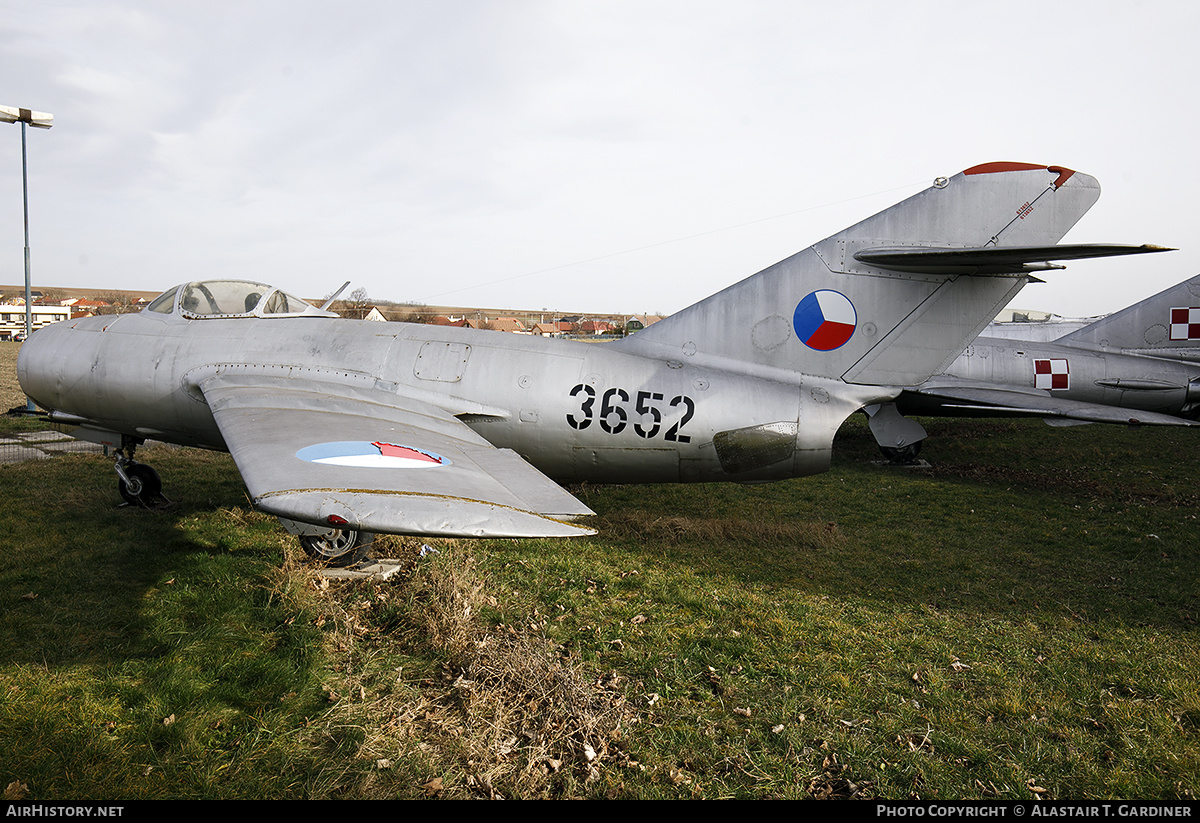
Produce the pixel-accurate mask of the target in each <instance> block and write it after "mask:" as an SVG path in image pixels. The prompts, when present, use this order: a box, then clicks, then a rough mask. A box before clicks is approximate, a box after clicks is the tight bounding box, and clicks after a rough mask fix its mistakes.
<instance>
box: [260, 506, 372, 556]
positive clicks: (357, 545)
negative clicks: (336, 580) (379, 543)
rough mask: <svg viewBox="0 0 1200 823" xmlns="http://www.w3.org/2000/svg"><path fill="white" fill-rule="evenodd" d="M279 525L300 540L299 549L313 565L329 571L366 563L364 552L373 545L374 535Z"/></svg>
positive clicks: (282, 520)
mask: <svg viewBox="0 0 1200 823" xmlns="http://www.w3.org/2000/svg"><path fill="white" fill-rule="evenodd" d="M279 522H280V524H282V526H283V527H284V528H285V529H287V530H288V532H289V533H290V534H294V535H295V536H296V537H297V538H298V539H299V540H300V547H301V548H302V549H304V553H305V554H307V555H308V556H309V557H310V558H311V559H312V560H313V561H314V562H315V563H316V564H318V565H321V566H329V567H332V568H345V567H346V566H353V565H355V564H356V563H359V562H361V561H363V560H366V559H367V552H368V551H369V550H370V548H371V544H372V543H374V542H375V534H374V533H373V532H362V531H357V530H356V529H345V528H337V527H329V526H314V525H312V524H311V523H301V522H299V521H296V520H289V519H288V518H286V517H280V518H279Z"/></svg>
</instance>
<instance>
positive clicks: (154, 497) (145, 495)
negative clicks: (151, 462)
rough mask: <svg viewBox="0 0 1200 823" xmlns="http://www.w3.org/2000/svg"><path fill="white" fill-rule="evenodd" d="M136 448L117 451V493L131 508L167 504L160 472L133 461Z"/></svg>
mask: <svg viewBox="0 0 1200 823" xmlns="http://www.w3.org/2000/svg"><path fill="white" fill-rule="evenodd" d="M134 448H135V446H134V445H133V444H130V445H128V446H126V447H125V448H123V449H117V462H116V465H115V466H114V467H113V468H114V469H115V470H116V472H117V491H119V492H120V493H121V499H122V500H124V501H125V502H126V503H127V504H129V505H131V506H155V505H158V504H160V503H166V502H168V501H167V498H165V497H163V494H162V480H160V479H159V477H158V472H156V471H155V470H154V469H152V468H150V467H149V466H147V465H146V464H145V463H138V462H136V461H135V460H134V459H133V452H134Z"/></svg>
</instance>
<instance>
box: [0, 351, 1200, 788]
mask: <svg viewBox="0 0 1200 823" xmlns="http://www.w3.org/2000/svg"><path fill="white" fill-rule="evenodd" d="M3 348H4V346H3V344H0V349H3ZM13 348H14V349H15V346H14V347H13ZM3 355H4V351H0V356H3ZM5 368H7V369H10V370H11V364H7V365H6V366H5ZM17 402H19V399H18V400H17V401H14V402H12V403H9V404H8V406H11V405H16V403H17ZM8 406H6V407H8ZM924 422H925V424H926V427H927V428H928V429H929V431H930V433H931V437H930V440H929V441H928V442H927V444H926V446H925V452H924V456H925V457H927V458H928V460H929V461H930V463H931V467H930V468H927V469H921V470H914V469H898V468H894V467H888V466H882V465H879V464H878V463H877V462H876V451H875V447H874V443H873V441H872V440H871V438H870V435H869V433H868V431H867V429H866V427H865V425H864V424H863V423H862V422H861V421H860V420H858V419H854V420H852V421H850V422H849V423H847V425H846V426H845V427H844V428H843V430H842V432H841V433H840V434H839V437H838V441H837V444H836V448H835V458H834V466H833V469H832V471H830V472H829V473H827V474H825V475H821V476H819V477H814V478H808V479H803V480H795V481H788V482H783V483H777V484H771V485H765V486H752V487H741V486H734V485H711V486H641V487H632V486H627V487H621V486H596V487H592V486H588V487H583V488H577V489H573V491H575V492H576V493H577V494H579V495H580V496H581V497H582V498H583V499H584V500H585V502H587V503H588V505H589V506H591V507H592V508H593V509H594V510H595V511H597V512H598V515H599V516H598V518H597V523H596V525H597V527H598V528H599V534H598V535H596V536H595V537H592V538H587V539H580V540H571V541H549V540H542V541H522V540H517V541H480V542H466V541H412V540H400V539H397V538H386V539H383V540H382V541H381V546H380V551H379V554H381V555H391V556H394V557H396V558H398V559H401V560H402V561H403V562H404V563H405V572H404V574H402V575H401V576H400V577H399V579H397V580H395V581H393V582H389V583H339V582H333V583H330V582H328V581H325V580H323V579H321V578H319V577H317V576H316V575H314V574H313V573H312V571H311V570H310V569H307V568H305V567H304V566H303V565H302V563H301V562H300V561H299V558H298V557H297V555H296V553H295V551H294V549H293V548H292V545H291V541H290V539H288V538H287V536H286V535H285V534H284V533H283V532H282V530H281V529H280V528H279V527H278V526H277V525H276V524H275V523H274V521H273V520H272V519H271V518H268V517H265V516H263V515H260V514H258V513H256V512H254V511H253V510H251V509H250V508H249V506H248V505H247V501H246V496H245V491H244V488H243V487H242V485H241V481H240V478H239V477H238V475H237V473H236V471H235V470H234V467H233V465H232V462H231V461H230V460H229V458H228V457H227V456H225V455H220V454H210V453H198V452H194V451H188V450H170V451H169V450H161V451H160V453H157V454H155V453H153V452H152V451H151V450H147V453H145V454H144V455H142V456H143V457H145V458H146V459H147V461H148V462H151V463H153V464H154V465H155V466H156V467H157V468H158V469H159V471H160V473H161V474H162V475H163V479H164V488H165V491H166V493H167V494H168V496H169V497H171V499H172V501H174V502H173V503H172V504H171V505H170V506H168V507H166V508H164V509H161V510H154V511H146V510H136V509H121V508H118V505H117V504H118V502H119V500H118V497H117V494H116V491H115V479H114V477H113V472H112V469H111V466H110V464H109V461H106V460H105V459H104V458H102V457H99V456H65V457H62V458H55V459H53V460H44V461H39V462H37V463H29V464H23V465H18V466H9V467H4V469H3V472H4V483H5V487H6V490H7V492H6V502H7V505H6V506H5V507H4V514H3V533H4V535H5V538H4V542H5V544H6V545H5V549H6V552H5V556H6V563H5V564H4V565H3V567H2V569H0V581H2V582H3V585H2V586H0V609H2V611H0V614H2V617H0V729H3V731H2V732H0V736H2V737H3V739H4V745H3V746H2V747H0V783H2V784H3V785H4V786H6V787H7V789H6V797H9V798H10V799H13V798H24V799H30V800H37V801H49V800H61V799H66V798H71V799H74V800H84V799H89V800H118V799H136V798H231V797H262V798H385V797H386V798H393V797H434V796H437V797H495V796H503V797H637V798H691V797H702V798H720V797H737V798H805V797H883V798H925V799H942V800H950V799H967V798H983V799H987V798H1004V799H1026V800H1028V799H1033V798H1042V799H1065V798H1072V799H1080V798H1092V799H1102V798H1141V799H1158V798H1194V797H1195V795H1196V794H1197V792H1198V791H1200V641H1198V634H1197V619H1198V617H1200V599H1198V598H1200V521H1197V502H1198V501H1200V495H1198V492H1200V489H1198V488H1197V480H1196V478H1197V477H1200V473H1198V471H1197V470H1198V468H1200V465H1198V464H1200V451H1198V450H1197V448H1196V442H1197V441H1196V437H1197V433H1196V432H1193V431H1180V430H1164V429H1160V430H1152V429H1140V430H1131V429H1122V428H1112V427H1099V426H1082V427H1075V428H1069V429H1052V428H1049V427H1047V426H1045V425H1043V424H1042V423H1040V422H1039V421H968V420H926V421H924ZM422 545H428V546H430V547H432V548H434V549H436V550H437V552H438V553H437V554H430V555H428V556H426V557H424V558H418V556H417V551H418V550H419V549H420V548H421V546H422Z"/></svg>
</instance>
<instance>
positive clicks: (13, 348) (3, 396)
mask: <svg viewBox="0 0 1200 823" xmlns="http://www.w3.org/2000/svg"><path fill="white" fill-rule="evenodd" d="M20 350H21V344H20V343H5V342H0V414H2V413H4V412H6V411H8V410H9V409H11V408H14V407H16V406H21V407H24V405H25V393H24V392H22V391H21V384H20V383H19V382H17V352H19V351H20Z"/></svg>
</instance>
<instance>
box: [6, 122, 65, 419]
mask: <svg viewBox="0 0 1200 823" xmlns="http://www.w3.org/2000/svg"><path fill="white" fill-rule="evenodd" d="M0 122H4V123H20V124H21V197H22V202H23V203H24V206H25V339H26V340H28V339H29V335H30V334H32V333H33V287H32V285H31V284H30V279H29V173H28V172H27V171H26V163H25V127H26V126H27V125H29V126H33V127H34V128H35V129H48V128H50V127H51V126H53V125H54V115H52V114H46V113H45V112H41V111H30V110H29V109H14V108H12V107H11V106H0ZM25 408H26V410H27V411H31V412H32V411H33V401H32V400H30V399H28V398H26V400H25Z"/></svg>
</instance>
